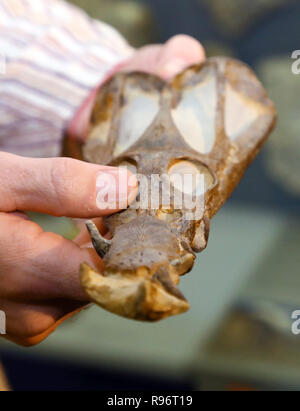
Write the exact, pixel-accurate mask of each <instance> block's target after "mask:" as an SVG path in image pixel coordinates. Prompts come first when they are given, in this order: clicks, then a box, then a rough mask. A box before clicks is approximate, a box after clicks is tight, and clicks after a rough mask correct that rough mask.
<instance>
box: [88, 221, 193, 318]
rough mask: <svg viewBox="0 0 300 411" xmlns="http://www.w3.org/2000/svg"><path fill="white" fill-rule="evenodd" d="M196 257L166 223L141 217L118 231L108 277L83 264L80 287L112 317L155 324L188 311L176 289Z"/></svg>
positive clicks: (107, 262) (108, 256)
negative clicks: (111, 313) (111, 314)
mask: <svg viewBox="0 0 300 411" xmlns="http://www.w3.org/2000/svg"><path fill="white" fill-rule="evenodd" d="M194 258H195V257H194V255H193V254H192V253H191V252H189V251H187V250H185V249H184V248H183V247H182V245H181V241H180V238H178V237H177V236H176V235H175V234H174V233H173V232H171V230H170V229H169V227H168V226H167V224H166V223H165V222H163V221H161V220H159V219H158V218H156V217H153V216H149V215H145V216H138V217H136V218H134V219H133V220H131V221H129V222H128V223H125V224H122V225H120V226H118V227H117V228H116V231H115V233H114V236H113V240H112V243H111V246H110V248H109V250H108V252H107V254H106V255H105V257H104V263H105V271H104V273H103V274H100V273H98V272H96V271H94V270H93V269H92V268H91V267H89V266H88V265H86V264H83V265H82V267H81V273H80V278H81V284H82V286H83V287H84V289H85V291H86V292H87V294H88V295H89V296H90V298H91V299H92V300H93V301H94V302H96V303H97V304H98V305H100V306H101V307H103V308H105V309H107V310H109V311H111V312H113V313H116V314H119V315H122V316H124V317H128V318H132V319H136V320H143V321H145V320H146V321H156V320H160V319H163V318H165V317H168V316H170V315H175V314H179V313H182V312H184V311H186V310H188V308H189V304H188V302H187V301H186V299H185V298H184V296H183V295H182V294H181V292H180V291H179V289H178V288H177V284H178V282H179V276H180V275H182V274H184V273H186V272H187V271H189V270H190V269H191V267H192V266H193V263H194Z"/></svg>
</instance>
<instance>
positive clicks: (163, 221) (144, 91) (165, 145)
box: [69, 57, 276, 321]
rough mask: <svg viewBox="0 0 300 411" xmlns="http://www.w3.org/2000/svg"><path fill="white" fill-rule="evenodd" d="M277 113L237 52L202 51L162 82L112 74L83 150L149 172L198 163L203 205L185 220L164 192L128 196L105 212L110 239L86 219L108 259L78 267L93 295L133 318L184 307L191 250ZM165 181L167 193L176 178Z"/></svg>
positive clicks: (89, 156) (200, 243) (202, 239)
mask: <svg viewBox="0 0 300 411" xmlns="http://www.w3.org/2000/svg"><path fill="white" fill-rule="evenodd" d="M275 120H276V111H275V108H274V105H273V103H272V102H271V101H270V99H269V98H268V96H267V94H266V92H265V90H264V88H263V87H262V85H261V83H260V82H259V80H258V79H257V78H256V76H255V74H254V73H253V71H252V70H251V69H250V68H249V67H248V66H246V65H245V64H243V63H241V62H239V61H237V60H232V59H227V58H221V57H220V58H213V59H208V60H207V61H206V62H205V63H203V64H201V65H196V66H193V67H190V68H188V69H186V70H185V71H183V72H182V73H180V74H179V75H178V76H177V77H176V78H175V79H174V80H173V81H172V82H171V83H168V84H167V83H165V82H164V81H163V80H161V79H159V78H158V77H155V76H152V75H149V74H145V73H126V74H125V73H120V74H117V75H116V76H114V77H113V78H111V79H110V80H109V81H108V82H107V83H106V84H105V85H104V86H103V87H102V89H101V90H100V91H99V94H98V97H97V100H96V102H95V106H94V110H93V114H92V116H91V121H90V134H89V138H88V140H87V142H86V144H85V145H84V147H83V150H82V158H83V159H85V160H87V161H92V162H95V163H99V164H104V163H105V164H110V165H114V166H122V165H123V164H124V163H126V164H130V165H131V166H132V168H133V169H134V170H135V172H137V173H139V174H142V175H143V176H144V177H145V178H146V179H148V180H150V178H151V175H153V174H159V175H163V174H165V175H171V176H172V175H173V174H174V173H175V171H176V173H177V174H178V173H179V174H180V173H185V172H186V171H187V170H190V172H191V174H193V175H195V174H197V172H198V173H199V175H203V176H204V187H203V188H204V190H203V192H202V194H201V196H200V197H201V199H202V200H203V204H204V207H203V212H202V214H200V215H198V216H197V218H195V219H190V218H188V215H189V214H188V213H189V212H190V210H188V209H187V208H185V207H184V206H183V207H181V208H176V207H172V206H169V207H168V206H166V205H165V204H164V203H163V200H161V199H160V202H159V204H158V207H156V208H152V207H151V206H150V205H149V206H148V208H146V209H139V208H136V207H134V206H133V205H132V206H130V207H129V208H128V209H127V210H124V211H122V212H120V213H117V214H115V215H112V216H110V217H108V218H106V219H105V220H106V224H107V226H108V229H109V231H110V233H111V236H112V240H111V242H110V243H109V244H107V243H106V241H104V240H103V239H102V238H101V237H99V234H98V233H97V232H95V231H94V232H93V230H91V226H90V232H91V233H92V238H93V242H94V244H95V248H96V249H98V251H99V250H100V252H99V254H100V255H101V256H103V258H104V263H105V271H104V272H103V273H97V272H96V271H95V270H94V269H92V268H91V267H88V266H87V265H86V264H84V265H83V266H82V267H81V270H80V279H81V284H82V286H83V288H84V289H85V291H86V292H87V294H88V295H89V296H90V298H91V299H92V300H93V301H94V302H96V303H97V304H99V305H100V306H101V307H103V308H105V309H107V310H109V311H111V312H114V313H116V314H119V315H122V316H124V317H128V318H133V319H136V320H147V321H154V320H159V319H162V318H165V317H167V316H170V315H174V314H178V313H181V312H184V311H186V310H187V309H188V307H189V304H188V302H187V301H186V300H185V298H184V297H183V295H182V294H181V292H180V291H179V290H178V288H177V285H178V283H179V278H180V276H181V275H183V274H185V273H187V272H188V271H189V270H190V269H191V268H192V266H193V263H194V259H195V252H200V251H202V250H203V249H204V248H205V247H206V245H207V240H208V234H209V220H210V219H211V218H212V217H213V215H214V214H215V213H216V212H217V211H218V210H219V209H220V207H221V206H222V205H223V203H224V202H225V200H226V199H227V198H228V197H229V196H230V194H231V192H232V191H233V189H234V188H235V187H236V186H237V184H238V183H239V181H240V179H241V178H242V176H243V173H244V171H245V169H246V167H247V166H248V164H249V163H250V162H251V161H252V160H253V159H254V158H255V156H256V155H257V153H258V152H259V150H260V147H261V146H262V144H263V142H264V141H265V140H266V138H267V136H268V135H269V133H270V132H271V130H272V128H273V127H274V125H275ZM70 154H71V155H72V153H71V152H70V151H69V155H70ZM172 184H173V187H172V189H173V197H172V200H174V197H175V194H174V193H175V192H178V191H180V187H179V186H177V185H176V184H175V182H174V181H173V183H172ZM191 187H193V186H191ZM161 198H162V197H161ZM103 247H104V249H105V253H104V252H103ZM104 254H105V255H104Z"/></svg>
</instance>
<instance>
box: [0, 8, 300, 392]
mask: <svg viewBox="0 0 300 411" xmlns="http://www.w3.org/2000/svg"><path fill="white" fill-rule="evenodd" d="M71 2H72V3H74V4H76V5H78V6H80V7H82V8H84V9H85V10H86V11H87V12H88V13H89V14H90V15H91V16H92V17H94V18H99V19H101V20H104V21H106V22H108V23H110V24H112V25H113V26H114V27H116V28H117V29H118V30H120V31H121V33H122V34H123V35H124V36H125V37H126V38H127V39H128V40H129V41H130V43H131V44H133V45H134V46H136V47H139V46H141V45H143V44H147V43H149V42H164V41H166V40H167V39H168V38H169V37H170V36H172V35H174V34H178V33H186V34H189V35H192V36H194V37H196V38H197V39H198V40H200V41H201V42H202V43H203V45H204V46H205V48H206V50H207V54H208V55H209V56H213V55H227V56H234V57H237V58H239V59H241V60H243V61H245V62H246V63H248V64H249V65H250V66H252V67H253V68H254V70H255V71H256V72H257V74H258V77H259V78H260V79H261V80H262V81H263V83H264V85H265V87H266V88H267V90H268V92H269V94H270V96H271V98H272V99H273V100H274V101H275V104H276V106H277V109H278V112H279V122H278V126H277V128H276V131H275V132H274V133H273V134H272V136H271V137H270V139H269V141H268V143H267V144H266V146H265V147H264V149H263V150H262V153H261V154H260V155H259V156H258V158H257V159H256V161H255V162H254V164H253V165H252V166H251V167H250V168H249V170H248V171H247V173H246V175H245V178H244V179H243V181H242V183H241V184H240V186H239V187H238V189H237V190H236V191H235V192H234V194H233V195H232V197H231V198H230V200H229V201H228V202H227V203H226V205H225V206H224V207H223V208H222V210H221V211H220V212H219V214H218V215H217V216H216V217H215V218H214V220H213V221H212V227H211V234H210V241H209V246H208V248H207V250H206V251H204V252H203V253H202V254H201V255H199V257H198V259H197V262H196V264H195V268H194V270H193V272H192V273H190V274H189V275H188V276H186V277H185V278H183V279H182V282H181V290H182V291H183V293H184V294H185V296H186V297H187V299H188V300H189V301H190V302H191V310H190V311H189V312H187V313H186V314H184V315H181V316H178V317H174V318H169V319H167V320H165V321H163V322H161V323H158V324H144V323H135V322H133V321H129V320H125V319H123V318H122V319H121V318H118V317H116V316H114V315H112V314H109V313H107V312H104V311H102V310H101V309H99V308H96V307H91V308H89V309H88V310H86V311H85V312H83V313H81V314H80V315H79V316H77V317H76V318H75V319H73V320H71V321H68V322H67V323H66V324H64V325H63V326H62V327H60V328H59V329H58V330H57V332H56V333H55V334H54V335H52V336H51V337H50V338H49V339H48V340H47V341H45V342H44V343H43V344H41V345H40V346H39V347H35V348H32V349H24V348H20V347H16V346H14V345H12V344H9V343H7V342H4V341H0V349H1V359H2V360H3V363H4V366H5V368H6V371H7V374H8V378H9V380H10V383H11V385H12V386H13V388H14V389H16V390H29V389H35V390H36V389H37V390H53V389H55V390H63V389H68V390H88V389H93V390H95V389H96V390H104V389H111V390H117V389H128V390H133V389H170V390H172V389H196V390H214V389H220V390H241V389H245V390H260V389H269V390H280V389H290V390H292V389H293V390H299V389H300V336H297V335H294V334H293V333H292V323H293V321H294V320H293V319H292V318H291V315H292V312H293V311H294V310H300V252H299V251H300V213H299V210H300V116H299V109H300V102H299V96H300V74H299V75H295V74H293V73H292V70H291V66H292V63H293V62H294V60H292V59H291V55H292V52H293V51H294V50H297V49H300V25H299V21H300V2H299V1H293V0H252V1H251V2H249V1H248V0H185V1H182V0H164V1H161V0H144V1H141V0H140V1H133V0H114V1H111V0H72V1H71ZM35 218H37V219H39V220H40V221H41V223H42V224H43V225H44V226H45V227H46V228H47V229H49V230H54V231H58V232H62V233H63V234H64V235H66V236H68V237H70V236H72V232H73V230H74V227H73V226H72V223H71V222H69V221H67V220H64V219H62V220H59V219H55V220H54V219H47V220H45V219H44V217H42V216H36V217H35Z"/></svg>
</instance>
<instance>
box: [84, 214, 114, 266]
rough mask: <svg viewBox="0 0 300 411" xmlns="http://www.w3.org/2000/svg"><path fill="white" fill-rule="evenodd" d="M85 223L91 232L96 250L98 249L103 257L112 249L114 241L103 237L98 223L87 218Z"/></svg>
mask: <svg viewBox="0 0 300 411" xmlns="http://www.w3.org/2000/svg"><path fill="white" fill-rule="evenodd" d="M85 224H86V228H87V229H88V232H89V233H90V236H91V239H92V243H93V246H94V247H95V250H96V251H97V253H98V254H99V256H100V257H101V258H103V257H104V256H105V254H106V253H107V252H108V250H109V249H110V246H111V243H112V242H111V241H110V240H107V239H106V238H104V237H102V235H101V234H100V233H99V230H98V228H97V226H96V224H95V223H94V222H93V221H92V220H87V221H86V223H85Z"/></svg>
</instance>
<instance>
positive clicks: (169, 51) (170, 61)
mask: <svg viewBox="0 0 300 411" xmlns="http://www.w3.org/2000/svg"><path fill="white" fill-rule="evenodd" d="M204 60H205V51H204V48H203V47H202V45H201V43H199V41H197V40H196V39H194V38H193V37H191V36H188V35H186V34H178V35H176V36H174V37H171V38H170V40H168V41H167V42H166V43H165V44H164V45H163V46H162V48H161V49H160V52H159V56H158V61H157V63H156V64H157V68H156V74H157V75H159V76H160V77H162V78H164V79H167V80H169V79H171V78H172V77H174V76H176V75H177V74H178V73H180V72H181V71H182V70H184V69H186V68H187V67H189V66H191V65H193V64H199V63H202V62H203V61H204Z"/></svg>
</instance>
